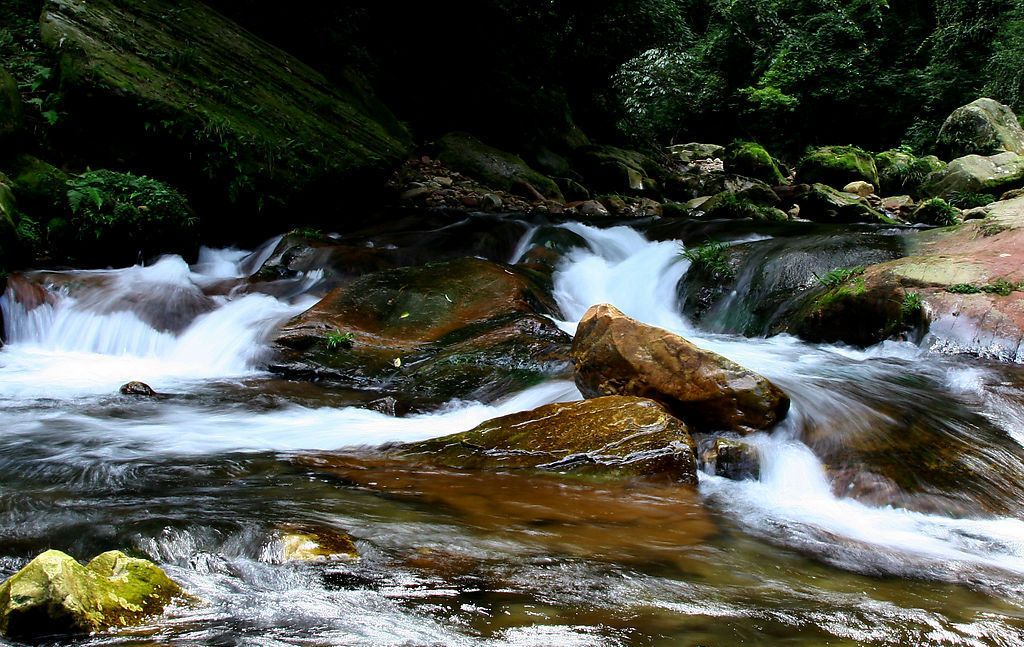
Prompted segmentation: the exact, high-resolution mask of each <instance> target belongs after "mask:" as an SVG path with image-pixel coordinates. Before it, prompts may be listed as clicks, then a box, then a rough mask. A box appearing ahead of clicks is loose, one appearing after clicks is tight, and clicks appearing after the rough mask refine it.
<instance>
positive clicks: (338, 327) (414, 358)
mask: <svg viewBox="0 0 1024 647" xmlns="http://www.w3.org/2000/svg"><path fill="white" fill-rule="evenodd" d="M544 282H545V277H544V275H543V274H542V273H537V272H533V271H531V270H529V269H528V268H524V267H511V266H508V265H503V264H500V263H493V262H490V261H485V260H482V259H477V258H461V259H455V260H450V261H443V262H435V263H428V264H426V265H421V266H416V267H404V268H398V269H393V270H387V271H382V272H376V273H374V274H369V275H366V276H363V277H361V278H359V279H357V280H355V281H353V282H352V283H351V284H350V285H349V286H347V287H346V288H344V289H339V290H335V291H333V292H331V293H330V294H328V295H327V296H326V297H325V298H324V299H322V300H321V301H320V302H319V303H318V304H316V305H315V306H313V307H312V308H311V309H310V310H308V311H306V312H305V313H303V314H301V315H299V316H298V317H296V318H294V319H293V320H291V321H290V322H288V323H287V324H286V325H285V326H284V327H283V328H282V330H281V331H280V332H279V334H278V335H277V337H276V339H275V343H276V345H277V347H278V350H279V353H278V357H277V358H276V359H275V361H274V362H273V363H272V364H271V369H272V370H274V371H275V372H278V373H282V374H286V375H290V376H293V377H300V378H314V379H328V380H332V381H334V382H337V383H340V384H344V385H347V386H350V387H353V388H373V389H378V390H379V389H386V390H388V391H389V392H394V394H396V397H399V398H401V399H402V400H403V402H407V403H410V404H412V405H414V406H423V407H431V406H436V405H438V404H441V403H443V402H445V401H447V400H449V399H451V398H455V397H460V398H468V397H472V398H474V399H483V400H487V399H491V398H493V397H497V396H499V395H504V394H507V393H509V392H512V391H515V390H518V389H521V388H523V387H525V386H530V385H532V384H535V383H537V382H539V381H540V380H542V379H544V378H546V377H550V376H551V375H554V374H559V373H563V372H564V371H565V370H566V369H567V367H568V363H567V362H568V348H569V344H570V341H571V340H570V338H569V337H568V335H566V334H565V333H563V332H562V331H560V330H559V329H558V328H557V327H556V326H555V325H554V323H552V321H551V320H550V319H548V318H547V317H545V316H543V315H550V314H556V313H557V306H556V305H555V303H554V301H553V300H552V299H551V297H550V295H549V294H548V289H549V286H547V285H545V284H544ZM331 333H340V334H345V333H349V334H351V344H350V345H348V346H347V347H346V348H331V346H330V345H329V344H328V343H327V339H328V335H330V334H331Z"/></svg>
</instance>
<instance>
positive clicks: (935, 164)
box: [875, 150, 946, 197]
mask: <svg viewBox="0 0 1024 647" xmlns="http://www.w3.org/2000/svg"><path fill="white" fill-rule="evenodd" d="M875 166H877V167H878V181H879V183H880V185H879V186H878V187H877V188H878V190H879V192H880V194H881V195H887V196H889V195H903V194H908V195H911V196H915V197H917V196H920V195H921V185H922V184H924V182H925V180H927V179H928V176H929V175H931V174H932V173H934V172H936V171H941V170H942V169H944V168H945V167H946V163H945V162H943V161H941V160H940V159H939V158H938V157H935V156H934V155H926V156H925V157H917V156H916V155H912V154H911V153H907V152H905V151H901V150H888V151H883V152H881V153H878V154H877V155H875Z"/></svg>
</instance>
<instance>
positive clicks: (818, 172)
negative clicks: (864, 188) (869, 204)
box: [796, 146, 878, 188]
mask: <svg viewBox="0 0 1024 647" xmlns="http://www.w3.org/2000/svg"><path fill="white" fill-rule="evenodd" d="M796 177H797V181H799V182H802V183H804V184H814V183H819V182H820V183H821V184H827V185H829V186H831V187H834V188H842V187H844V186H846V185H847V184H849V183H850V182H856V181H858V180H860V181H863V182H867V183H869V184H871V185H873V186H878V168H877V167H876V166H875V159H874V158H873V157H872V156H871V154H870V153H868V152H866V151H863V150H861V149H859V148H857V147H856V146H826V147H824V148H817V149H815V150H812V151H811V152H809V153H808V154H807V155H805V156H804V158H803V159H802V160H800V164H799V166H798V167H797V171H796Z"/></svg>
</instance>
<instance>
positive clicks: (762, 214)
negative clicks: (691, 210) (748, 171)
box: [699, 191, 789, 222]
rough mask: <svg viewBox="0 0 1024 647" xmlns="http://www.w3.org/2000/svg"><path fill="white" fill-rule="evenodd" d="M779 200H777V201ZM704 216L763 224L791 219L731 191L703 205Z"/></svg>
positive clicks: (701, 209) (776, 210)
mask: <svg viewBox="0 0 1024 647" xmlns="http://www.w3.org/2000/svg"><path fill="white" fill-rule="evenodd" d="M777 200H778V198H776V201H777ZM699 211H702V212H703V213H704V215H705V216H706V217H708V218H712V219H726V220H742V219H745V218H750V219H752V220H758V221H761V222H784V221H786V220H788V219H789V217H788V216H787V215H786V212H784V211H782V210H781V209H776V208H775V207H771V206H766V205H764V204H758V202H756V201H754V200H751V199H750V198H747V197H744V196H743V195H738V194H736V193H732V192H730V191H723V192H721V193H719V194H717V195H714V196H712V197H711V198H710V199H708V200H707V201H705V202H704V203H702V204H701V205H700V207H699Z"/></svg>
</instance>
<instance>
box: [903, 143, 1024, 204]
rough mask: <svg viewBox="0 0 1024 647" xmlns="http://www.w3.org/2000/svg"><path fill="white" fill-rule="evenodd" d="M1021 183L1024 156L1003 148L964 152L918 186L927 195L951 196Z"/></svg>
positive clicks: (1023, 182) (994, 191) (996, 192)
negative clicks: (992, 152) (984, 153)
mask: <svg viewBox="0 0 1024 647" xmlns="http://www.w3.org/2000/svg"><path fill="white" fill-rule="evenodd" d="M1022 185H1024V156H1021V155H1019V154H1017V153H1012V152H1004V153H998V154H996V155H990V156H987V157H983V156H981V155H967V156H965V157H959V158H957V159H955V160H953V161H952V162H950V163H949V164H948V165H947V166H946V167H945V168H943V169H942V170H940V171H935V172H934V173H932V174H931V175H929V176H928V179H927V180H925V182H924V184H923V185H922V187H921V192H922V194H924V195H926V196H929V197H940V198H951V197H953V196H955V195H956V194H958V193H959V194H966V193H991V194H994V195H999V194H1000V193H1002V192H1004V191H1008V190H1010V189H1016V188H1020V187H1021V186H1022Z"/></svg>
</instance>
